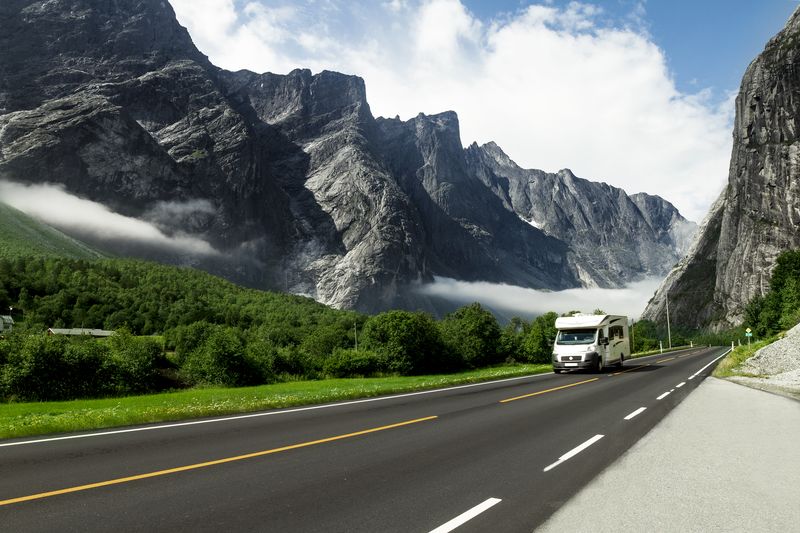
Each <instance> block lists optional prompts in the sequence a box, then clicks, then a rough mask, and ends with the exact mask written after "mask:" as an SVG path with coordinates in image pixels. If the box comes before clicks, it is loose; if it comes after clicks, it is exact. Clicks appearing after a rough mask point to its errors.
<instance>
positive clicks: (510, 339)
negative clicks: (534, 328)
mask: <svg viewBox="0 0 800 533" xmlns="http://www.w3.org/2000/svg"><path fill="white" fill-rule="evenodd" d="M528 327H529V326H528V324H527V323H526V322H525V321H524V320H522V319H521V318H520V317H518V316H515V317H514V318H512V319H511V321H510V322H509V323H508V324H506V325H505V326H504V327H503V329H502V330H501V331H500V351H501V352H502V354H503V356H504V357H505V358H506V359H507V360H514V361H522V360H524V359H525V353H524V351H523V341H524V340H525V334H526V333H527V330H528Z"/></svg>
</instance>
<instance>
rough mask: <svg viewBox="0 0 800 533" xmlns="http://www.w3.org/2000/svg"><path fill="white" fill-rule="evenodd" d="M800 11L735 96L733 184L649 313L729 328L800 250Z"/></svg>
mask: <svg viewBox="0 0 800 533" xmlns="http://www.w3.org/2000/svg"><path fill="white" fill-rule="evenodd" d="M799 67H800V9H798V10H796V11H795V13H794V14H793V15H792V17H791V18H790V19H789V21H788V23H787V25H786V27H785V28H784V29H783V30H782V31H781V32H779V33H778V34H777V35H776V36H775V37H774V38H772V39H771V40H770V41H769V42H768V43H767V45H766V47H765V48H764V51H763V52H762V53H761V54H760V55H759V56H758V57H757V58H756V59H755V60H754V61H753V62H752V63H751V64H750V66H749V67H748V68H747V71H746V72H745V74H744V77H743V79H742V84H741V88H740V90H739V95H738V96H737V98H736V118H735V120H734V130H733V150H732V154H731V164H730V173H729V176H728V184H727V186H726V187H725V189H724V190H723V192H722V194H721V195H720V198H719V199H718V200H717V202H716V203H715V204H714V206H712V208H711V211H710V212H709V214H708V216H707V218H706V220H705V221H704V224H703V227H702V229H701V231H700V232H699V233H698V237H697V241H696V242H694V244H693V245H692V249H691V251H690V252H689V254H688V255H687V257H686V258H685V259H684V260H683V261H682V262H681V263H680V265H678V267H677V268H676V269H675V270H674V271H673V272H671V273H670V275H669V277H668V278H667V279H666V280H665V281H664V283H663V284H662V286H661V287H660V288H659V290H658V292H657V293H656V295H655V296H654V298H653V299H652V300H651V302H650V304H649V305H648V307H647V309H646V310H645V315H644V316H645V317H647V318H651V319H653V320H663V318H664V314H665V312H666V299H667V297H669V299H670V317H671V319H672V320H673V321H674V323H677V324H682V325H686V326H690V327H703V326H709V325H710V326H711V327H714V328H724V327H728V326H731V325H736V324H738V323H740V322H741V321H742V320H743V318H744V307H745V306H746V304H747V303H748V302H749V301H750V300H751V299H752V298H753V297H754V296H756V295H760V294H763V292H764V291H765V290H766V289H767V288H768V286H769V280H770V274H771V271H772V268H773V266H774V265H775V260H776V258H777V256H778V255H779V254H780V252H781V251H783V250H787V249H793V248H798V247H800V233H798V232H797V228H798V227H800V171H798V165H797V162H798V161H800V141H799V140H798V123H800V105H799V104H798V102H797V98H796V97H795V96H796V94H797V93H798V91H800V68H799Z"/></svg>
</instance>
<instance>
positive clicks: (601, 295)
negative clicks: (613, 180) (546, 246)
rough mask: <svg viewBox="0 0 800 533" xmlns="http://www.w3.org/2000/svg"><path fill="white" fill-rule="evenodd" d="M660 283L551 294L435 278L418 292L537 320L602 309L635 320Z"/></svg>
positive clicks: (658, 280)
mask: <svg viewBox="0 0 800 533" xmlns="http://www.w3.org/2000/svg"><path fill="white" fill-rule="evenodd" d="M660 283H661V279H660V278H658V279H656V278H653V279H647V280H642V281H637V282H635V283H631V284H630V285H628V286H626V287H624V288H622V289H598V288H591V289H567V290H564V291H553V292H551V291H538V290H535V289H527V288H524V287H516V286H514V285H504V284H495V283H487V282H467V281H458V280H454V279H450V278H439V277H437V278H436V280H435V282H434V283H430V284H426V285H423V286H421V287H420V288H419V289H418V292H419V293H421V294H424V295H427V296H435V297H438V298H442V299H444V300H447V301H449V302H452V303H454V304H456V305H459V306H460V305H466V304H470V303H472V302H479V303H480V304H482V305H484V306H487V307H489V308H492V309H496V310H499V311H502V312H505V313H509V314H510V315H514V314H516V315H520V316H523V317H532V316H538V315H542V314H544V313H547V312H549V311H555V312H556V313H559V314H561V313H566V312H568V311H583V312H585V313H591V312H592V311H594V310H595V309H602V310H604V311H606V312H607V313H611V314H620V315H625V316H628V317H631V318H638V317H639V315H641V313H642V311H643V310H644V307H645V305H647V302H648V300H649V299H650V298H652V296H653V294H654V293H655V290H656V289H657V288H658V286H659V284H660Z"/></svg>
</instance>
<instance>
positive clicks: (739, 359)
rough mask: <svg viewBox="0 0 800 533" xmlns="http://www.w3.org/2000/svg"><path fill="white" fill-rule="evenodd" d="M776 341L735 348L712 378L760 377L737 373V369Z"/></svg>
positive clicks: (773, 339)
mask: <svg viewBox="0 0 800 533" xmlns="http://www.w3.org/2000/svg"><path fill="white" fill-rule="evenodd" d="M776 340H778V338H777V337H773V338H769V339H765V340H763V341H758V342H754V343H753V344H751V345H750V346H747V345H744V346H737V347H736V348H734V349H733V350H732V351H731V353H729V354H728V355H727V356H726V357H725V358H724V359H723V360H722V361H720V362H719V364H718V365H717V367H716V368H715V369H714V373H713V374H712V376H714V377H716V378H729V377H731V376H745V377H761V376H756V375H754V374H747V373H744V372H741V371H739V367H740V366H741V365H742V363H744V362H745V361H746V360H748V359H750V358H751V357H752V356H753V355H754V354H755V353H756V352H757V351H758V350H760V349H761V348H763V347H764V346H766V345H768V344H772V343H773V342H775V341H776Z"/></svg>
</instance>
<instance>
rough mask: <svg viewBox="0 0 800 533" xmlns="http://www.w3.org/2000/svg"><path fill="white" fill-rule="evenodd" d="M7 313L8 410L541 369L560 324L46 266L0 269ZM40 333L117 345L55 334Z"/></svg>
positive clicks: (2, 356)
mask: <svg viewBox="0 0 800 533" xmlns="http://www.w3.org/2000/svg"><path fill="white" fill-rule="evenodd" d="M8 307H13V308H14V309H15V310H16V311H15V313H17V314H15V320H16V321H17V324H16V327H15V329H14V331H13V332H12V333H10V334H8V335H6V336H5V338H4V339H2V340H0V398H3V399H4V400H5V401H6V402H27V401H60V400H70V399H78V398H102V397H119V396H127V395H131V394H144V393H157V392H164V391H168V390H176V389H186V388H190V387H207V386H218V387H220V386H221V387H242V386H254V385H262V384H270V383H279V382H287V381H298V380H321V379H327V378H346V377H351V378H352V377H386V376H416V375H428V374H440V373H454V372H463V371H466V370H472V369H478V368H485V367H491V366H496V365H500V364H515V363H516V364H546V363H549V361H550V354H551V351H552V350H551V347H552V343H553V339H554V338H555V326H554V324H555V318H556V316H557V315H556V314H555V313H548V314H545V315H543V316H541V317H538V318H536V319H534V320H533V321H530V322H528V321H525V320H521V319H514V320H512V321H511V323H509V324H508V325H506V326H505V327H501V326H500V325H499V324H498V323H497V320H496V319H495V318H494V316H493V315H492V314H491V313H490V312H489V311H488V310H486V309H484V308H482V307H481V306H480V305H479V304H472V305H468V306H465V307H463V308H461V309H459V310H457V311H455V312H454V313H451V314H450V315H447V316H446V317H444V318H443V319H442V320H439V321H437V320H435V319H434V318H433V317H432V316H430V315H428V314H425V313H421V312H409V311H388V312H385V313H380V314H378V315H374V316H366V315H362V314H359V313H355V312H349V311H338V310H334V309H331V308H328V307H326V306H324V305H321V304H319V303H317V302H314V301H313V300H311V299H309V298H302V297H298V296H292V295H285V294H275V293H270V292H265V291H258V290H252V289H245V288H242V287H239V286H236V285H234V284H232V283H228V282H226V281H224V280H222V279H220V278H217V277H214V276H211V275H209V274H206V273H203V272H198V271H195V270H192V269H184V268H177V267H171V266H166V265H158V264H154V263H149V262H145V261H137V260H123V259H103V260H97V261H87V260H76V259H64V258H53V257H49V258H48V257H16V258H0V309H3V308H8ZM48 327H79V328H98V329H107V330H115V331H117V334H116V335H114V336H112V337H110V338H107V339H93V338H89V337H83V336H80V337H63V336H50V335H47V334H46V333H45V331H46V330H47V328H48ZM154 334H158V336H155V335H154ZM356 342H357V343H358V347H357V348H356Z"/></svg>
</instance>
